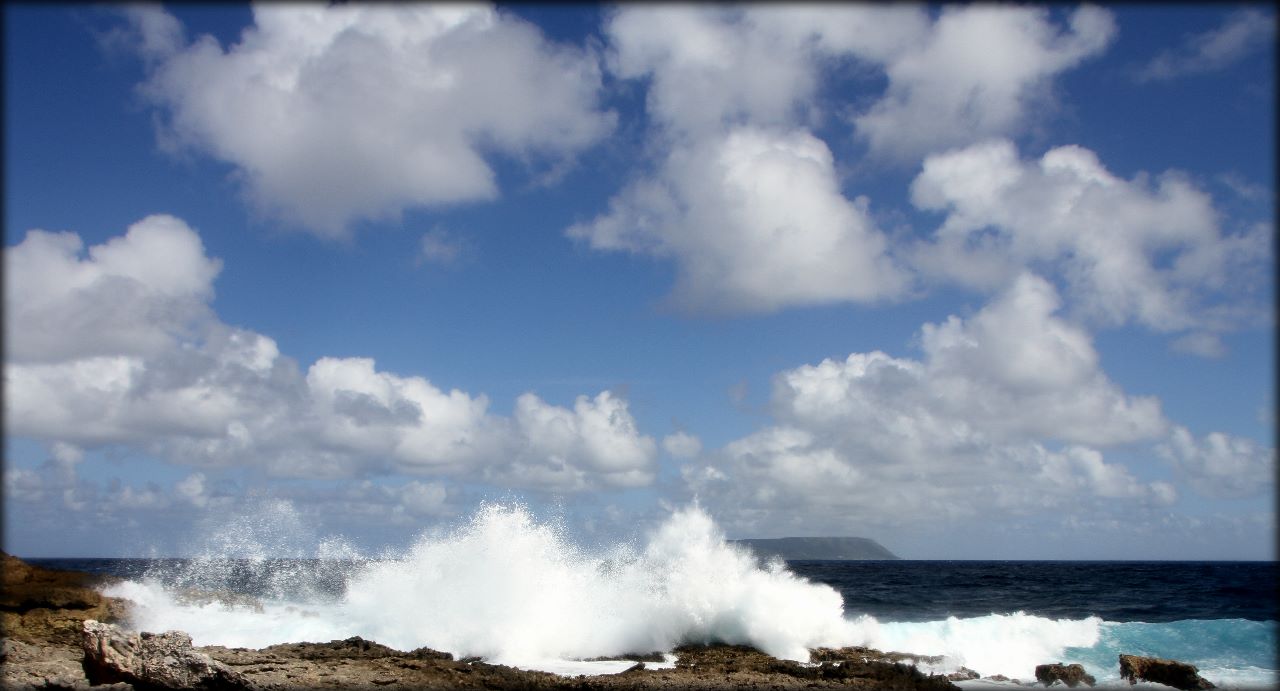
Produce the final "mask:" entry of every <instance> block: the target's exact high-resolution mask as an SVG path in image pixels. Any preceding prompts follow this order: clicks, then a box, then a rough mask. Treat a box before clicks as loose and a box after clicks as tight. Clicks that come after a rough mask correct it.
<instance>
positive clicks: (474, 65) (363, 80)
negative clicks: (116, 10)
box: [127, 3, 614, 236]
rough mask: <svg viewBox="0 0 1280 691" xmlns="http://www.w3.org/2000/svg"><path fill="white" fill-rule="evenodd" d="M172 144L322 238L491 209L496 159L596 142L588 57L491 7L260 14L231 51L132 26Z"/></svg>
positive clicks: (154, 15) (598, 113)
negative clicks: (437, 209)
mask: <svg viewBox="0 0 1280 691" xmlns="http://www.w3.org/2000/svg"><path fill="white" fill-rule="evenodd" d="M127 16H128V17H129V19H130V20H131V22H132V24H133V25H134V26H135V27H136V29H137V33H138V35H139V36H140V38H139V39H138V43H139V45H140V48H139V50H140V52H141V53H142V55H143V56H144V57H145V58H146V59H147V61H148V70H149V77H148V79H147V81H146V82H145V84H144V85H143V92H144V93H145V94H146V96H147V97H148V98H149V99H150V100H151V101H152V102H153V103H154V104H155V105H156V106H157V108H158V109H159V112H160V114H161V116H162V118H161V122H162V130H161V132H160V137H161V141H162V142H163V143H166V145H167V146H170V147H175V148H180V149H187V150H193V151H197V152H201V153H205V154H208V155H209V156H212V157H214V158H217V159H219V160H221V161H225V162H226V163H229V164H230V165H232V166H234V167H235V169H236V171H237V173H238V177H239V178H240V180H241V181H242V182H243V183H244V185H245V190H246V192H247V193H248V196H249V198H250V199H251V200H252V201H253V202H254V203H255V204H256V205H257V206H258V207H259V208H260V209H262V210H264V211H266V212H267V213H270V214H273V215H276V216H279V217H282V218H284V219H286V220H288V221H290V222H293V223H295V224H299V225H301V226H302V227H304V228H306V229H307V230H310V231H312V232H315V233H317V234H320V235H323V236H337V235H342V234H345V233H346V232H349V228H350V226H351V225H352V224H353V223H355V222H357V221H360V220H365V219H375V220H376V219H384V218H388V217H392V218H394V217H397V216H398V215H399V214H400V213H401V212H402V211H403V210H405V209H408V208H413V207H421V206H436V205H442V204H450V203H457V202H467V201H476V200H484V199H491V198H493V197H495V196H497V194H498V189H497V182H496V179H495V174H494V171H493V168H492V165H491V163H490V162H489V160H487V157H488V156H491V155H492V154H495V153H497V154H502V155H506V156H509V157H514V158H516V159H519V160H523V161H526V162H528V163H535V162H537V161H540V160H551V161H552V162H553V164H561V163H563V161H565V160H567V159H568V158H570V157H572V156H573V155H574V154H575V153H576V152H578V151H581V150H582V149H583V148H585V147H587V146H589V145H591V144H592V143H594V142H596V141H598V140H599V139H600V138H601V137H602V136H604V135H605V134H607V133H608V132H609V131H610V130H611V129H612V127H613V121H614V116H613V115H612V114H611V113H606V112H604V111H602V110H601V109H600V108H599V105H598V103H597V101H598V92H599V90H600V86H601V75H600V70H599V67H598V65H597V63H596V59H595V57H594V56H593V55H591V54H590V53H589V52H587V51H584V50H581V49H577V48H570V47H565V46H561V45H557V44H554V43H552V42H550V41H548V40H547V39H546V38H545V37H544V36H543V35H542V34H541V33H540V32H539V30H538V29H537V28H536V27H534V26H532V25H530V24H528V23H526V22H524V21H522V20H520V19H518V18H515V17H514V16H512V15H510V14H508V13H504V12H499V11H497V10H495V9H493V8H492V7H486V6H482V5H426V4H410V5H373V6H368V5H345V4H344V5H329V6H325V5H322V4H316V5H299V4H287V5H277V4H272V3H266V4H260V5H256V6H254V8H253V17H254V23H253V25H252V26H250V27H248V28H247V29H246V30H245V31H244V32H243V33H242V34H241V37H240V41H239V42H238V43H235V44H234V45H230V46H226V47H223V46H222V45H220V44H219V42H218V41H217V40H216V39H215V38H213V37H212V36H208V35H205V36H200V37H198V38H196V39H195V40H194V41H192V42H191V43H184V42H183V41H182V39H181V30H180V29H181V27H175V21H174V20H173V19H172V17H170V16H169V15H167V14H165V13H164V11H163V10H162V9H160V8H158V7H155V8H147V9H141V10H134V11H131V12H129V13H128V15H127Z"/></svg>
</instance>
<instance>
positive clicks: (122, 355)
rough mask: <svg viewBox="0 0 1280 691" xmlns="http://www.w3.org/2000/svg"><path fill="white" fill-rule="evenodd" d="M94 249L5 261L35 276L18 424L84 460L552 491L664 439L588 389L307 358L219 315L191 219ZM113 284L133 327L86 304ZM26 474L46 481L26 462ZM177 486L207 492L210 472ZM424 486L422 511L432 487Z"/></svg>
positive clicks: (631, 475)
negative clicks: (541, 389)
mask: <svg viewBox="0 0 1280 691" xmlns="http://www.w3.org/2000/svg"><path fill="white" fill-rule="evenodd" d="M81 246H82V243H81V241H80V239H79V237H77V236H75V235H74V234H71V233H67V234H63V235H52V234H48V233H43V232H40V231H33V232H32V233H30V234H29V235H28V236H27V238H26V239H25V240H24V241H23V242H22V243H20V244H18V245H17V246H15V247H11V248H7V249H8V251H7V252H6V254H5V262H6V265H5V269H6V275H7V276H8V277H10V278H11V279H13V280H24V281H26V282H24V283H23V284H22V285H21V286H20V288H18V289H14V290H10V291H7V293H6V304H5V308H6V309H5V328H6V333H10V334H25V335H24V336H23V339H26V340H23V341H21V342H20V346H19V347H18V348H16V349H15V350H16V352H17V356H16V357H13V358H11V359H10V360H9V361H8V362H6V363H5V389H4V395H5V401H4V402H5V405H4V415H5V422H6V425H7V428H6V431H7V432H8V433H9V434H12V435H15V436H19V437H30V438H36V439H42V440H47V441H50V442H55V446H54V447H53V448H54V452H55V457H56V459H57V462H58V464H60V465H59V467H63V468H69V472H71V473H72V474H74V466H75V464H76V463H78V462H79V459H80V458H82V451H81V447H86V448H88V447H102V446H110V445H124V446H128V447H131V448H133V449H135V450H141V451H143V452H146V453H149V454H153V455H157V456H159V457H161V458H164V459H167V460H169V461H171V462H174V463H178V464H184V465H195V466H202V467H206V468H220V467H233V466H252V467H257V468H260V469H262V470H264V471H265V472H266V473H268V474H270V475H275V476H284V477H313V478H314V477H352V476H358V475H362V474H369V473H373V474H386V473H391V472H398V473H405V474H410V475H448V476H454V477H461V478H471V479H476V480H484V479H486V478H490V479H500V480H502V481H504V482H506V483H508V484H510V485H514V486H520V487H523V486H529V487H534V488H538V489H545V490H550V491H576V490H582V489H587V488H594V487H601V486H603V487H632V486H638V485H645V484H648V483H650V482H652V480H653V477H654V468H653V465H654V463H655V460H656V455H657V451H656V449H657V444H656V442H655V441H654V440H653V438H651V437H648V436H645V435H642V434H640V433H639V431H638V429H637V425H636V422H635V420H634V418H633V417H632V416H631V414H630V413H629V411H628V407H627V402H626V401H625V400H624V399H622V398H619V397H617V396H614V395H613V394H610V393H608V392H604V393H601V394H599V395H598V396H596V397H595V398H594V399H589V398H587V397H585V396H582V397H579V398H578V400H577V401H576V402H575V404H574V407H573V409H572V410H569V409H566V408H562V407H559V406H553V405H550V404H547V403H545V402H543V401H542V400H541V399H539V398H538V397H537V396H535V395H533V394H526V395H524V396H522V397H520V399H519V400H518V401H517V402H516V412H515V414H514V416H512V417H502V416H497V415H493V414H491V413H490V412H489V411H488V406H489V401H488V399H487V398H486V397H485V396H483V395H479V396H473V395H471V394H468V393H466V392H464V391H460V390H457V389H454V390H450V391H444V390H442V389H440V388H438V387H436V386H434V385H433V384H432V383H431V382H430V381H428V380H427V379H425V378H423V377H418V376H402V375H399V374H395V373H391V372H386V371H380V370H379V369H378V368H377V366H376V363H375V362H374V360H373V359H371V358H331V357H324V358H320V359H319V360H317V361H316V362H315V363H313V364H312V365H311V366H310V367H309V368H308V369H307V370H306V371H305V372H303V371H301V370H300V368H299V367H298V365H297V363H295V362H294V361H293V360H292V359H290V358H288V357H286V356H284V355H281V354H280V352H279V349H278V347H277V344H276V343H275V341H273V340H272V339H271V338H269V337H267V336H264V335H262V334H258V333H254V332H252V331H248V330H245V329H238V328H234V327H230V326H227V325H226V324H223V323H221V322H220V321H218V320H217V317H216V315H214V314H213V312H212V311H211V310H210V309H209V305H208V301H209V300H211V299H212V295H213V291H212V279H213V276H214V275H215V274H216V272H217V268H218V266H219V265H218V262H217V261H216V260H213V259H209V258H207V257H205V256H204V250H203V247H202V245H201V244H200V241H199V237H198V236H196V235H195V233H194V232H193V231H191V230H190V229H189V228H188V227H187V226H186V225H185V224H183V223H182V222H181V221H179V220H177V219H174V218H171V217H151V218H148V219H146V220H144V221H142V222H140V223H138V224H135V225H134V226H132V227H131V228H130V230H129V232H128V234H127V235H126V236H124V237H123V238H115V239H113V240H110V241H108V242H106V243H104V244H102V245H98V246H95V247H92V248H90V249H89V251H88V257H87V258H85V259H80V258H77V256H76V255H77V254H78V252H79V250H80V248H81ZM158 252H169V253H170V254H166V255H165V257H164V259H163V260H162V261H161V260H158V255H157V253H158ZM152 263H154V264H156V265H155V266H153V265H152ZM175 269H185V270H186V271H188V272H189V273H187V274H183V273H181V272H180V271H177V270H175ZM27 279H30V280H29V281H28V280H27ZM113 281H114V282H116V283H122V284H125V285H127V286H128V288H129V289H128V290H119V291H116V292H115V293H113V296H114V298H115V299H116V302H115V303H114V304H112V305H111V310H113V311H112V312H111V314H116V315H121V321H120V323H115V322H111V321H102V320H85V319H77V318H74V317H75V315H83V314H88V313H89V312H91V311H92V310H93V309H96V308H98V307H99V306H100V304H101V297H100V296H99V295H98V293H97V292H96V291H95V290H94V288H96V287H100V286H102V285H103V284H104V283H109V282H113ZM20 301H21V302H20ZM38 305H42V306H44V307H45V308H46V309H47V310H49V311H52V312H54V313H57V314H61V315H66V316H65V318H63V319H60V320H56V319H51V318H49V316H48V315H47V314H46V313H45V312H43V311H41V310H39V309H36V306H38ZM152 317H154V323H153V322H150V321H148V319H149V318H152ZM174 324H176V325H182V326H183V328H181V329H180V328H177V327H174V326H171V325H174ZM97 329H101V333H102V334H103V337H102V338H101V339H95V333H96V331H95V330H97ZM148 329H150V331H148ZM129 330H132V331H134V332H135V333H130V332H129ZM117 332H118V333H117ZM81 341H84V343H81ZM41 344H49V345H48V347H47V348H45V349H44V350H41V348H40V347H37V346H38V345H41ZM15 482H16V483H17V484H16V485H14V487H15V488H17V489H21V490H22V491H36V490H38V489H39V488H38V487H36V486H35V485H33V484H32V482H33V481H32V479H31V478H30V477H27V476H26V475H20V476H19V477H17V479H16V480H15ZM24 483H25V484H24ZM24 488H25V489H24ZM113 491H116V492H117V493H119V494H120V498H121V501H124V502H127V503H130V504H131V505H137V506H140V507H143V506H151V507H159V506H161V504H162V502H160V500H159V499H158V498H157V497H158V496H159V495H158V494H156V493H155V492H150V491H149V490H146V489H137V488H134V489H130V488H127V487H125V488H119V489H117V490H113ZM176 491H177V496H178V497H179V498H181V499H182V500H183V501H186V502H188V503H192V504H197V505H198V504H199V502H201V501H205V500H206V499H207V497H206V493H205V485H204V476H203V475H201V474H199V473H197V474H194V475H191V476H188V477H187V478H186V479H185V480H184V481H182V483H181V484H180V486H179V487H178V488H177V490H176ZM412 491H413V492H415V493H416V494H414V495H413V496H412V497H410V500H411V501H410V503H412V504H413V505H414V506H417V507H418V508H419V509H421V508H422V507H425V506H427V503H424V502H426V501H427V499H428V498H429V497H430V496H431V492H434V490H430V491H428V489H423V488H416V489H414V490H412ZM424 492H425V494H424ZM166 501H167V500H166Z"/></svg>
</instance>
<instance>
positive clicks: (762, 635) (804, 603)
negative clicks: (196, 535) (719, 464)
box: [112, 505, 855, 666]
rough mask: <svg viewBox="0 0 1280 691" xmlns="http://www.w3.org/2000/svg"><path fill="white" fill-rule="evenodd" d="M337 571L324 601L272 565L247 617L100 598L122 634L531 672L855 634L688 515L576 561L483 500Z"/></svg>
mask: <svg viewBox="0 0 1280 691" xmlns="http://www.w3.org/2000/svg"><path fill="white" fill-rule="evenodd" d="M243 542H244V540H237V541H236V546H237V547H238V548H243V546H244V545H243V544H242V543H243ZM254 558H255V559H262V558H263V557H262V555H261V554H260V553H259V554H255V557H254ZM217 561H218V560H217V559H212V558H210V559H205V560H197V564H196V565H193V566H192V567H190V574H189V577H187V578H185V579H177V580H178V581H181V582H182V584H183V586H184V587H188V588H189V587H192V585H193V581H195V582H198V581H199V579H200V578H201V577H208V576H209V575H210V574H212V575H215V576H219V577H220V579H219V578H215V579H213V581H212V582H209V583H205V584H204V585H205V587H206V588H217V587H219V585H220V584H225V578H222V577H223V576H225V574H221V573H219V571H218V569H219V568H222V569H225V568H226V567H225V566H221V567H220V566H216V564H215V563H216V562H217ZM249 563H250V564H251V565H252V564H259V565H261V564H264V563H265V562H263V561H256V562H255V561H253V559H251V560H250V561H249ZM202 570H203V571H202ZM352 571H353V572H352V573H351V575H350V576H349V578H348V580H347V582H346V588H345V592H344V593H342V594H341V595H340V596H338V597H327V598H326V597H322V596H319V595H318V594H317V592H318V590H317V589H316V588H314V587H313V586H312V585H311V584H310V583H309V582H308V581H307V579H306V578H304V577H303V576H302V574H300V573H296V572H290V571H287V570H286V575H285V576H284V577H283V578H274V577H272V578H271V579H268V580H270V581H271V588H270V590H269V591H268V592H264V593H262V598H261V603H260V606H259V607H254V606H245V605H243V604H237V603H235V602H225V601H217V600H206V601H202V602H191V601H189V600H187V601H183V600H182V599H181V598H179V597H178V596H177V595H178V593H177V592H176V591H175V589H174V588H173V587H172V586H170V587H166V585H165V583H166V580H165V579H163V578H159V577H157V578H151V579H144V580H143V581H141V582H130V583H125V584H121V585H120V586H116V588H115V589H114V592H112V594H115V595H119V596H121V597H127V598H130V599H132V600H134V601H135V602H137V603H138V607H136V608H135V613H134V621H133V623H134V625H135V626H137V627H138V628H142V629H146V630H165V629H170V628H180V629H183V630H186V631H187V632H188V633H190V634H191V635H192V638H193V640H194V641H195V642H196V644H198V645H226V646H241V647H253V648H258V647H264V646H266V645H271V644H274V643H284V642H296V641H303V640H311V641H325V640H331V639H335V638H346V637H349V636H362V637H364V638H367V639H371V640H376V641H378V642H381V643H383V644H386V645H390V646H392V647H395V648H399V649H402V650H410V649H413V648H417V647H420V646H427V647H431V648H435V649H438V650H445V651H449V652H452V653H454V654H456V655H462V656H467V655H478V656H482V657H485V658H488V659H490V660H493V661H497V662H505V663H510V664H524V665H531V666H536V665H537V664H538V663H539V662H545V661H547V660H555V659H581V658H588V657H596V656H607V655H617V654H621V653H626V652H637V651H639V652H646V651H650V650H662V651H666V650H671V649H672V648H674V647H675V646H677V645H679V644H681V643H685V642H716V641H718V642H725V643H741V644H747V645H753V646H756V647H758V648H760V649H761V650H763V651H765V652H767V653H769V654H771V655H775V656H777V657H782V658H787V659H794V660H807V659H808V649H809V648H812V647H816V646H834V645H842V644H846V643H848V642H850V641H851V640H853V637H854V634H855V628H854V627H853V625H852V624H851V623H850V622H849V621H847V620H846V619H845V618H844V616H843V607H842V604H843V603H842V600H841V597H840V595H839V593H838V592H836V591H835V590H834V589H832V588H830V587H829V586H826V585H822V584H816V583H812V582H809V581H807V580H805V579H802V578H799V577H797V576H795V575H794V574H792V573H791V572H790V571H788V570H787V569H786V568H785V566H783V564H782V563H781V562H773V563H769V564H766V565H763V566H762V565H760V564H759V563H758V561H757V560H756V559H755V557H753V556H752V555H751V554H750V553H749V552H748V551H746V550H744V549H742V548H740V547H736V546H734V545H731V544H728V543H727V542H726V541H725V540H724V536H723V535H722V534H721V532H720V531H719V529H718V528H717V527H716V526H715V524H714V522H713V521H712V520H711V518H710V517H709V516H707V515H706V513H705V512H703V511H702V510H701V509H700V508H698V507H696V506H695V507H690V508H686V509H682V510H679V511H676V512H674V513H673V514H672V515H671V516H670V517H669V518H668V519H667V520H666V521H665V522H664V523H663V524H662V525H661V526H659V528H658V529H657V530H656V531H654V532H653V534H651V535H650V536H649V539H648V541H647V543H646V544H645V546H644V548H643V549H640V550H637V549H635V548H633V547H631V546H629V545H625V544H624V545H618V546H616V547H614V548H613V549H611V550H608V551H607V552H605V553H602V554H589V553H586V552H584V551H582V550H580V549H579V548H577V547H576V546H575V545H573V544H572V543H571V542H570V541H569V540H567V539H566V538H565V537H564V534H563V531H562V530H557V529H556V527H555V526H554V525H550V524H545V523H539V522H537V521H536V520H534V518H533V516H532V515H531V514H530V512H529V511H528V510H527V509H526V508H525V507H522V506H513V505H486V506H483V507H481V508H480V509H479V510H478V511H477V512H476V513H475V514H474V515H473V516H472V518H471V519H470V520H469V521H467V522H466V523H465V524H463V525H461V526H459V527H458V528H456V529H455V530H453V531H452V532H448V533H444V534H436V535H424V536H422V537H420V538H419V539H418V540H417V542H415V543H414V544H413V545H412V546H411V547H410V548H409V549H408V550H407V551H405V552H404V553H403V554H400V555H395V557H394V558H391V559H379V560H366V561H363V562H361V563H359V564H358V565H357V566H354V567H352ZM202 573H203V574H204V576H201V575H200V574H202ZM167 582H168V583H170V584H172V583H174V582H175V580H174V579H173V578H169V579H168V580H167Z"/></svg>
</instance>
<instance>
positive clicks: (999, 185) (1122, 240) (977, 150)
mask: <svg viewBox="0 0 1280 691" xmlns="http://www.w3.org/2000/svg"><path fill="white" fill-rule="evenodd" d="M911 198H912V202H913V203H914V204H915V205H916V207H917V208H920V209H923V210H927V211H935V212H941V213H944V214H945V220H944V221H943V223H942V225H941V226H939V227H938V229H937V231H936V232H935V233H934V235H933V237H932V238H931V239H930V241H929V242H927V243H922V244H920V245H918V246H917V247H915V248H914V254H913V261H914V264H915V265H916V266H917V267H918V268H919V269H920V270H921V272H922V273H924V274H926V275H929V276H932V277H934V278H936V279H941V280H952V281H956V282H959V283H961V284H964V285H968V286H971V287H977V288H985V289H992V288H996V287H998V286H1001V285H1004V284H1005V283H1007V281H1008V280H1009V279H1010V277H1012V276H1015V275H1017V274H1018V273H1019V272H1020V271H1023V270H1025V269H1026V268H1027V267H1032V268H1034V269H1037V270H1043V271H1052V272H1053V273H1055V274H1057V275H1060V276H1062V277H1063V279H1064V281H1065V283H1066V285H1067V286H1068V294H1069V296H1070V297H1071V304H1072V307H1073V311H1074V312H1075V313H1077V314H1078V315H1081V316H1085V317H1088V318H1090V319H1092V320H1095V321H1096V322H1097V323H1101V324H1107V325H1118V324H1123V323H1126V322H1130V321H1136V322H1138V323H1141V324H1143V325H1145V326H1147V327H1150V328H1153V329H1156V330H1159V331H1185V330H1190V329H1196V330H1199V331H1200V332H1201V333H1203V334H1210V333H1212V332H1214V331H1220V330H1223V329H1226V328H1231V327H1232V326H1234V325H1237V324H1238V322H1239V321H1240V320H1241V319H1242V318H1244V317H1245V315H1244V314H1232V313H1231V312H1229V311H1226V310H1223V309H1222V307H1221V306H1220V305H1214V304H1212V303H1211V302H1208V299H1209V298H1212V297H1215V296H1219V295H1221V294H1223V293H1229V292H1234V293H1237V294H1247V293H1248V290H1249V289H1250V287H1251V286H1252V285H1253V280H1252V279H1253V278H1256V277H1258V276H1259V275H1260V273H1259V272H1261V271H1263V270H1264V269H1265V267H1266V266H1267V263H1268V259H1269V257H1270V255H1271V248H1270V238H1269V229H1268V228H1266V227H1263V226H1257V227H1255V228H1253V229H1251V230H1249V231H1247V232H1243V233H1236V234H1227V233H1224V232H1223V231H1222V230H1221V228H1220V223H1219V215H1218V213H1217V212H1216V211H1215V209H1214V207H1213V204H1212V201H1211V199H1210V198H1209V196H1208V195H1207V194H1205V193H1204V192H1202V191H1200V190H1199V189H1197V188H1196V187H1195V186H1194V185H1192V184H1191V183H1190V181H1189V180H1188V179H1187V178H1186V177H1185V176H1183V175H1181V174H1178V173H1177V172H1174V171H1170V172H1166V173H1164V174H1163V175H1161V176H1159V177H1158V178H1157V179H1156V180H1154V181H1152V180H1151V179H1149V178H1148V176H1146V175H1145V174H1140V175H1137V176H1135V177H1134V178H1133V179H1132V180H1124V179H1121V178H1118V177H1116V176H1115V175H1113V174H1112V173H1111V172H1110V171H1108V170H1107V169H1106V167H1104V166H1103V165H1102V163H1101V162H1100V161H1099V160H1098V157H1097V155H1096V154H1094V153H1093V152H1092V151H1090V150H1088V149H1085V148H1083V147H1079V146H1061V147H1057V148H1054V149H1051V150H1049V151H1048V152H1046V153H1045V154H1044V155H1043V156H1042V157H1040V159H1039V160H1022V159H1020V158H1019V156H1018V153H1017V151H1016V149H1015V147H1014V145H1013V144H1012V143H1011V142H1009V141H1007V140H994V141H990V142H983V143H980V144H975V145H973V146H969V147H966V148H963V149H957V150H954V151H950V152H947V153H943V154H937V155H934V156H930V157H929V158H928V159H926V160H925V162H924V166H923V169H922V171H921V172H920V174H919V175H918V176H917V177H916V179H915V181H914V182H913V183H912V186H911ZM1246 309H1247V308H1246ZM1207 338H1209V336H1207V335H1205V336H1201V337H1199V342H1198V343H1196V344H1191V345H1195V346H1198V348H1199V349H1200V350H1202V351H1203V350H1206V349H1209V348H1211V347H1212V345H1213V343H1211V342H1206V339H1207Z"/></svg>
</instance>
